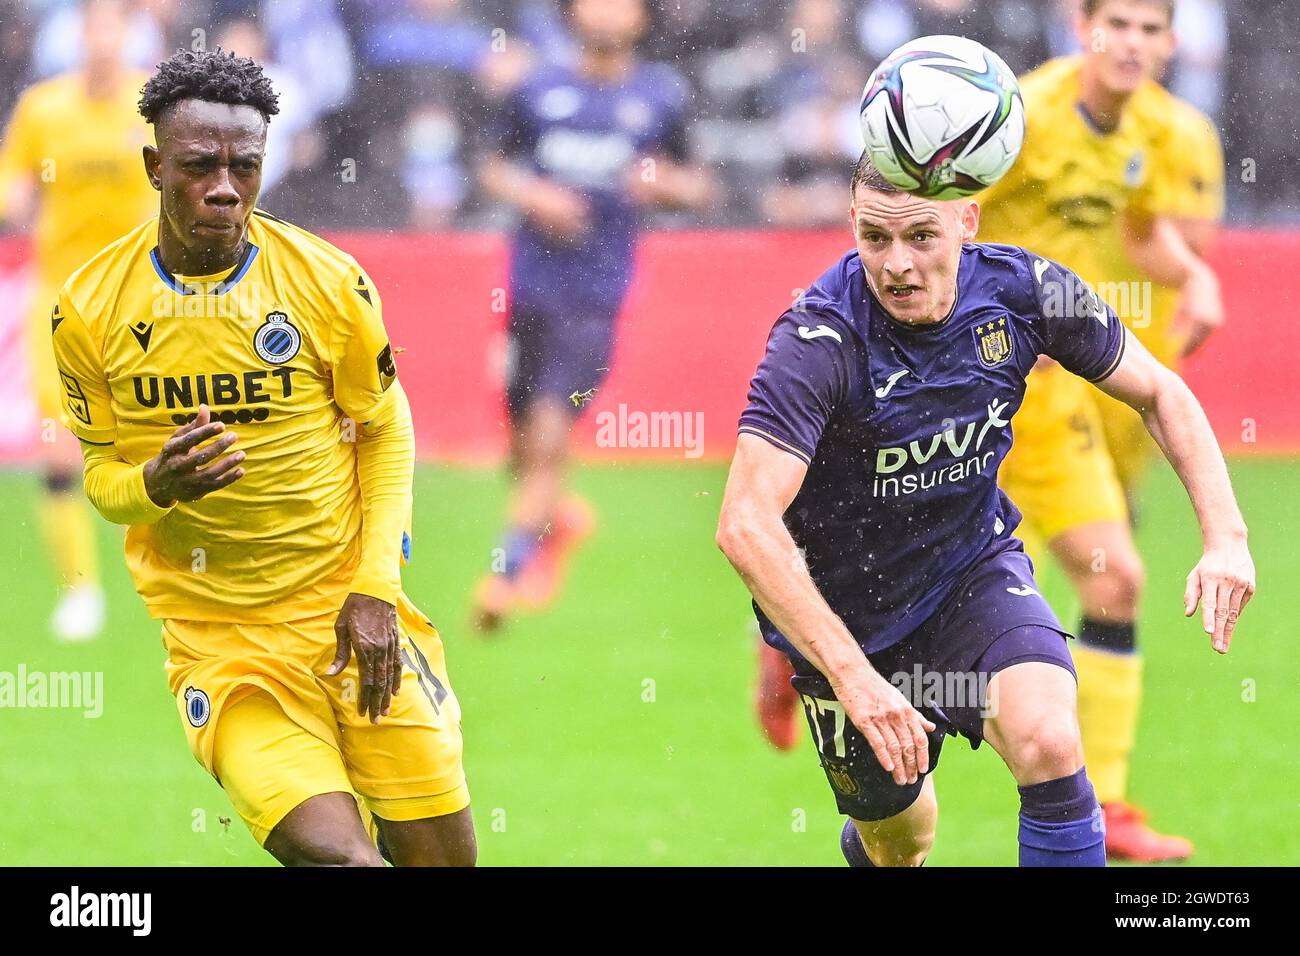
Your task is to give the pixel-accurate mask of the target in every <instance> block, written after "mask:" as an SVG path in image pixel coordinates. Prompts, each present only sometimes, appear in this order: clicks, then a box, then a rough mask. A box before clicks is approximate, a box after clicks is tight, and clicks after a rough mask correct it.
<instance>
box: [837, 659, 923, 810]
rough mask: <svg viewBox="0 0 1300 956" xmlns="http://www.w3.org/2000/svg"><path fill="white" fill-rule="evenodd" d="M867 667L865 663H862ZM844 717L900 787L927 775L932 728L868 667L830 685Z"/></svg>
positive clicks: (906, 701)
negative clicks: (842, 707) (856, 729)
mask: <svg viewBox="0 0 1300 956" xmlns="http://www.w3.org/2000/svg"><path fill="white" fill-rule="evenodd" d="M863 663H864V664H865V663H866V662H865V660H864V662H863ZM831 688H832V690H834V691H835V697H836V699H837V700H839V702H840V703H841V704H843V705H844V713H845V714H846V715H847V716H848V718H849V720H851V721H853V726H855V727H857V728H858V730H860V731H862V736H863V737H865V738H866V739H867V743H869V744H870V745H871V750H872V752H873V753H875V755H876V759H877V760H878V761H880V765H881V766H882V767H884V768H885V772H886V773H889V774H892V775H893V777H894V783H896V784H898V785H899V786H900V787H901V786H906V785H908V784H913V783H916V781H917V780H918V779H919V777H920V776H921V775H922V774H925V773H929V772H930V741H929V738H927V737H926V734H928V733H933V732H934V730H935V726H934V724H933V723H931V722H930V721H928V720H926V719H925V717H924V716H922V715H921V712H920V711H919V710H917V709H916V708H915V707H913V706H912V705H911V703H910V702H908V699H907V698H906V697H904V696H903V693H902V692H901V691H900V690H899V689H898V688H897V687H895V686H894V685H893V684H891V683H889V681H887V680H885V679H884V678H883V677H882V676H880V674H878V673H876V671H874V670H872V669H871V667H870V666H869V665H868V666H866V667H863V668H861V669H860V671H859V672H857V673H855V674H854V675H853V676H852V677H851V678H849V679H848V680H841V681H833V682H832V685H831Z"/></svg>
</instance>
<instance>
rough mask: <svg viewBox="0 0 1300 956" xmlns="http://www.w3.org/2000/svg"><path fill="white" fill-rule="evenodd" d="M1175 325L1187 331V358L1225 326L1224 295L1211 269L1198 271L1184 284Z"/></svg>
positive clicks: (1185, 346) (1183, 352) (1206, 267)
mask: <svg viewBox="0 0 1300 956" xmlns="http://www.w3.org/2000/svg"><path fill="white" fill-rule="evenodd" d="M1175 325H1176V326H1177V327H1181V328H1182V330H1183V335H1184V338H1183V347H1182V354H1183V357H1184V358H1186V357H1187V356H1189V355H1191V354H1192V353H1193V352H1195V351H1196V350H1197V349H1199V348H1200V347H1201V346H1202V345H1204V344H1205V340H1206V339H1208V338H1209V337H1210V336H1211V335H1213V334H1214V331H1215V330H1216V329H1217V328H1218V327H1219V326H1221V325H1223V294H1222V293H1221V292H1220V290H1219V280H1218V277H1217V276H1215V274H1214V272H1213V271H1212V270H1211V269H1210V268H1209V266H1204V267H1202V268H1200V269H1197V270H1196V271H1195V272H1193V273H1192V275H1191V276H1189V277H1188V279H1187V282H1186V283H1185V284H1184V285H1183V288H1182V292H1181V293H1180V295H1179V301H1178V316H1177V318H1176V320H1175Z"/></svg>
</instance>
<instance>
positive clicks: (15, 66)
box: [0, 0, 32, 116]
mask: <svg viewBox="0 0 1300 956" xmlns="http://www.w3.org/2000/svg"><path fill="white" fill-rule="evenodd" d="M30 14H31V11H30V10H29V8H28V5H27V4H26V3H24V2H23V0H0V116H8V115H9V112H10V111H11V110H12V109H13V106H14V103H15V101H17V99H18V94H19V93H20V92H22V89H23V86H24V85H25V84H26V80H27V76H28V72H27V65H28V61H29V59H30V58H31V57H30V49H31V42H30V37H31V30H32V23H31V20H30V19H29V17H30Z"/></svg>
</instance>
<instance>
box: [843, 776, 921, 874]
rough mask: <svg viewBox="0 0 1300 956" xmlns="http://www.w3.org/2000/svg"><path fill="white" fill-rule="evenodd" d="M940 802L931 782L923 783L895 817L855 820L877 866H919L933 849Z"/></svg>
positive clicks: (864, 845)
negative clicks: (909, 804)
mask: <svg viewBox="0 0 1300 956" xmlns="http://www.w3.org/2000/svg"><path fill="white" fill-rule="evenodd" d="M938 819H939V802H938V800H937V799H936V798H935V795H934V787H933V786H932V785H927V786H925V787H924V788H923V789H922V791H921V793H920V795H919V796H918V797H917V798H916V801H915V802H914V803H913V804H912V805H911V806H910V807H908V808H907V809H906V810H904V811H903V812H902V813H900V814H898V815H897V816H894V817H890V818H888V819H886V820H875V821H862V820H854V821H853V825H854V826H855V827H857V829H858V835H859V836H860V837H861V839H862V846H863V848H864V849H865V850H866V851H867V856H869V857H871V862H872V863H873V864H875V865H876V866H920V865H921V864H922V863H924V862H925V858H926V857H927V856H929V855H930V851H931V850H932V849H933V848H934V830H935V824H936V823H937V822H938Z"/></svg>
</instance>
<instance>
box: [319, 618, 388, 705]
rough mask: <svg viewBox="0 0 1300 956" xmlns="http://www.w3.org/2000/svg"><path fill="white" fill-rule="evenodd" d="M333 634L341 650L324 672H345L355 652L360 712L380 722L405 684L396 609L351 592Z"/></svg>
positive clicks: (331, 674)
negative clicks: (358, 680)
mask: <svg viewBox="0 0 1300 956" xmlns="http://www.w3.org/2000/svg"><path fill="white" fill-rule="evenodd" d="M334 636H335V638H336V639H337V640H338V653H337V654H335V656H334V662H333V663H332V664H330V666H329V670H327V671H326V672H325V673H326V674H327V675H329V676H330V677H334V676H336V675H337V674H340V673H342V671H343V668H345V667H347V666H348V660H349V659H350V658H351V657H352V653H353V651H355V652H356V655H357V672H358V673H359V674H360V678H361V687H360V688H359V690H358V692H357V713H358V714H360V715H361V716H362V717H364V716H366V714H367V713H368V714H369V715H370V721H371V723H375V724H377V723H379V718H380V717H381V716H383V717H387V716H388V710H389V706H390V705H391V703H392V700H393V697H394V696H395V695H396V694H397V693H398V691H399V690H400V689H401V686H402V662H401V657H400V645H399V643H398V641H399V635H398V630H397V608H396V607H394V606H393V605H391V604H389V603H388V602H387V601H381V600H380V599H379V598H375V597H371V596H370V595H368V594H349V595H348V596H347V599H346V600H344V602H343V607H342V608H340V609H339V616H338V620H336V621H335V622H334Z"/></svg>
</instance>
